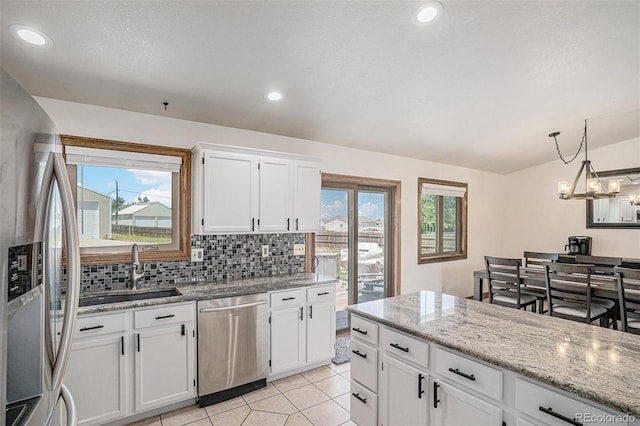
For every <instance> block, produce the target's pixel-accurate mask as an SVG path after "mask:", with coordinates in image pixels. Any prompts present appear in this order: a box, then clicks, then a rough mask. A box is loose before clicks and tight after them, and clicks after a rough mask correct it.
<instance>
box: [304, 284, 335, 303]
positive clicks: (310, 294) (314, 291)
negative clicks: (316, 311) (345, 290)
mask: <svg viewBox="0 0 640 426" xmlns="http://www.w3.org/2000/svg"><path fill="white" fill-rule="evenodd" d="M335 300H336V285H335V284H332V285H325V286H322V287H312V288H308V289H307V302H309V303H321V302H334V303H335Z"/></svg>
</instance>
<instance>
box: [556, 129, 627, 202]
mask: <svg viewBox="0 0 640 426" xmlns="http://www.w3.org/2000/svg"><path fill="white" fill-rule="evenodd" d="M559 134H560V132H553V133H551V134H549V137H550V138H553V140H554V141H555V143H556V150H557V151H558V155H559V156H560V159H561V160H562V162H563V163H564V164H569V163H571V162H572V161H573V160H575V159H576V157H578V154H580V150H581V149H582V145H584V160H583V161H582V165H581V166H580V170H578V174H577V175H576V178H575V179H574V181H573V184H571V183H569V182H568V181H561V182H558V196H559V197H560V199H562V200H597V199H601V198H613V197H615V196H616V194H617V193H618V192H620V181H619V180H616V179H612V180H610V181H609V182H608V185H607V189H606V190H605V188H604V186H603V185H602V182H600V178H599V177H598V173H596V171H595V170H594V169H593V167H592V166H591V161H589V158H588V156H587V150H588V148H587V120H584V133H583V134H582V141H581V142H580V146H579V147H578V152H576V154H575V155H574V156H573V158H572V159H571V160H565V159H564V157H563V156H562V153H561V152H560V147H559V146H558V139H556V137H557V136H558V135H559ZM582 172H584V181H585V192H582V193H576V188H577V186H578V183H579V181H580V176H581V175H582Z"/></svg>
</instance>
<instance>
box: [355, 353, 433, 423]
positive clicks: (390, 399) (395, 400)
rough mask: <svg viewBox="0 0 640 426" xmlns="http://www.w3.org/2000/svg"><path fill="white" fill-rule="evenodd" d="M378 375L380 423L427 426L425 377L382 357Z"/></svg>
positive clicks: (421, 373)
mask: <svg viewBox="0 0 640 426" xmlns="http://www.w3.org/2000/svg"><path fill="white" fill-rule="evenodd" d="M380 373H381V380H380V388H379V389H378V395H379V400H378V407H379V411H380V413H379V414H380V423H381V424H383V425H388V426H392V425H426V424H427V414H428V411H429V392H428V391H427V386H428V385H429V383H428V381H429V376H428V375H427V373H425V372H424V371H421V370H418V369H417V368H414V367H412V366H410V365H408V364H406V363H404V362H402V361H398V360H396V359H395V358H393V357H391V356H389V355H387V354H384V355H382V364H381V370H380ZM361 426H364V425H361Z"/></svg>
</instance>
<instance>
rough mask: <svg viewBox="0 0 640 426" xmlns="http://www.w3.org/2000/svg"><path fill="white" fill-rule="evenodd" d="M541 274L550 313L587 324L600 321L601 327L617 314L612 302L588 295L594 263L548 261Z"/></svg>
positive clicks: (606, 325) (605, 325)
mask: <svg viewBox="0 0 640 426" xmlns="http://www.w3.org/2000/svg"><path fill="white" fill-rule="evenodd" d="M544 275H545V284H546V287H547V303H548V305H549V308H548V311H547V313H548V314H549V315H550V316H554V317H559V318H564V319H569V320H572V321H579V322H585V323H587V324H591V323H592V322H593V321H595V320H600V325H601V326H603V327H608V326H609V319H610V318H615V317H616V315H615V312H614V311H615V308H616V304H615V302H613V301H612V300H607V299H600V298H595V297H592V296H591V276H592V275H593V265H576V264H564V263H547V264H545V265H544ZM613 325H614V328H617V325H616V324H615V321H614V323H613Z"/></svg>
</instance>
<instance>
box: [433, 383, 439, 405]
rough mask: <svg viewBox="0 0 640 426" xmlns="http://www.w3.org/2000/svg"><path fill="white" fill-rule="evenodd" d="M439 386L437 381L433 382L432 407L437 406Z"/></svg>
mask: <svg viewBox="0 0 640 426" xmlns="http://www.w3.org/2000/svg"><path fill="white" fill-rule="evenodd" d="M439 387H440V385H439V384H438V382H433V408H438V402H440V400H439V399H438V388H439Z"/></svg>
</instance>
